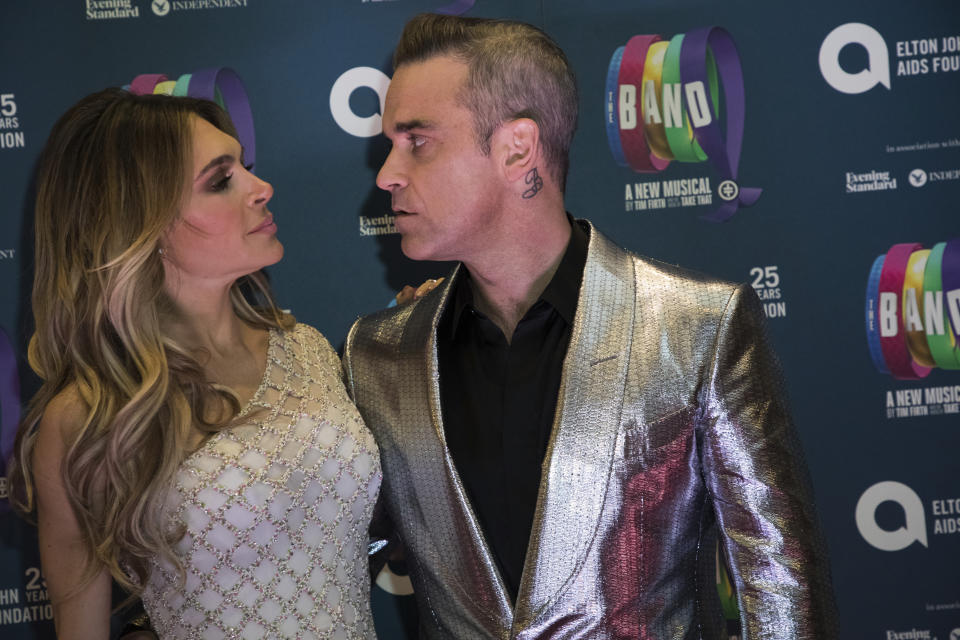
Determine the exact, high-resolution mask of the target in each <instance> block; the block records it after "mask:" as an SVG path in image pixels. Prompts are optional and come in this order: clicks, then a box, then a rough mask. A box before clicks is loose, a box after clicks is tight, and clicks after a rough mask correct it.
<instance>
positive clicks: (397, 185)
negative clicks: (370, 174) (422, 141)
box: [377, 149, 407, 192]
mask: <svg viewBox="0 0 960 640" xmlns="http://www.w3.org/2000/svg"><path fill="white" fill-rule="evenodd" d="M377 186H378V187H380V188H381V189H383V190H384V191H390V192H393V191H395V190H396V189H401V188H403V187H405V186H407V177H406V173H405V172H404V171H403V167H401V163H400V160H399V158H398V157H397V152H396V149H391V150H390V153H389V154H387V159H386V160H384V161H383V166H382V167H380V171H379V172H378V173H377Z"/></svg>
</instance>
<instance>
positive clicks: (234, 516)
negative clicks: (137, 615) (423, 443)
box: [143, 324, 381, 640]
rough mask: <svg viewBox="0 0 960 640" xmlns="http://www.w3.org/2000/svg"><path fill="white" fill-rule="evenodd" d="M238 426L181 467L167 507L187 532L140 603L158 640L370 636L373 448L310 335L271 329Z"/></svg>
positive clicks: (376, 477) (332, 358)
mask: <svg viewBox="0 0 960 640" xmlns="http://www.w3.org/2000/svg"><path fill="white" fill-rule="evenodd" d="M240 419H241V420H240V422H241V424H240V425H239V426H237V427H233V428H231V429H228V430H224V431H222V432H220V433H218V434H217V435H215V436H214V437H213V438H211V439H210V440H209V441H208V442H207V443H206V444H205V445H204V446H203V447H201V448H200V449H199V450H197V451H196V452H195V453H194V454H193V455H191V456H190V457H189V458H187V460H186V461H185V462H184V464H183V465H182V466H181V468H180V471H179V472H178V475H177V482H176V487H175V489H174V490H173V491H172V492H171V499H170V501H169V503H168V505H169V506H168V510H169V522H170V525H171V526H176V525H177V524H178V523H184V524H186V529H187V532H186V535H185V536H184V537H183V539H182V540H181V541H180V542H179V543H178V544H177V545H176V547H175V550H176V552H177V554H178V556H179V558H180V560H181V562H182V563H183V564H184V567H185V569H186V586H185V588H181V586H180V584H179V582H178V578H177V573H176V571H174V570H173V568H172V567H171V566H168V565H166V564H165V563H162V562H161V561H160V560H159V559H155V561H154V567H153V572H152V574H151V577H150V580H149V582H148V584H147V588H146V589H145V591H144V594H143V602H144V606H145V608H146V610H147V612H148V613H149V614H150V619H151V622H152V624H153V627H154V629H156V631H157V632H158V634H159V636H160V637H161V638H202V639H204V640H214V639H220V638H238V639H245V640H246V639H251V640H252V639H254V638H256V639H259V638H335V639H337V640H353V639H359V638H375V637H376V636H375V633H374V627H373V619H372V616H371V613H370V588H369V577H368V572H367V556H366V550H367V527H368V524H369V521H370V516H371V513H372V511H373V505H374V502H376V497H377V493H378V491H379V488H380V480H381V476H380V459H379V455H378V453H377V447H376V444H375V443H374V440H373V437H372V436H371V435H370V432H369V431H368V430H367V429H366V427H365V426H364V424H363V422H362V420H361V419H360V416H359V414H358V413H357V410H356V408H355V407H354V405H353V403H352V402H351V400H350V398H349V397H348V396H347V393H346V390H345V389H344V386H343V382H342V376H341V367H340V360H339V358H337V355H336V353H335V352H334V351H333V349H332V348H331V347H330V345H329V343H328V342H327V341H326V339H325V338H324V337H323V336H322V335H320V333H319V332H317V331H316V330H315V329H313V328H311V327H308V326H306V325H302V324H298V325H297V326H296V327H295V328H294V329H293V330H291V331H288V332H280V331H273V332H271V336H270V346H269V350H268V357H267V367H266V370H265V372H264V376H263V380H262V382H261V384H260V387H259V388H258V390H257V391H256V393H255V394H254V396H253V398H252V399H251V400H250V402H249V403H248V404H247V405H246V406H245V407H244V409H243V411H242V412H241V414H240Z"/></svg>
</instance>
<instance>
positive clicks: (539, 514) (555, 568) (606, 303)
mask: <svg viewBox="0 0 960 640" xmlns="http://www.w3.org/2000/svg"><path fill="white" fill-rule="evenodd" d="M590 231H591V233H590V243H589V248H588V251H587V261H586V265H585V266H584V272H583V280H582V282H581V285H580V294H579V297H578V301H577V312H576V316H575V318H574V322H573V331H572V333H571V336H570V344H569V347H568V348H567V355H566V358H565V359H564V363H563V373H562V376H561V381H560V391H559V395H558V397H557V410H556V417H555V419H554V425H553V432H552V434H551V440H550V443H549V445H548V448H547V454H546V458H545V460H544V466H543V472H542V476H541V479H540V492H539V496H538V499H537V510H536V513H535V515H534V522H533V530H532V533H531V537H530V544H529V546H528V547H527V557H526V561H525V563H524V570H523V577H522V580H521V584H520V592H519V596H518V598H517V607H516V612H515V624H514V633H516V632H517V631H519V630H520V629H521V628H522V627H523V626H526V625H528V624H530V623H532V622H533V621H534V620H535V619H536V617H537V616H538V615H539V613H541V612H542V611H543V610H544V609H545V608H546V607H547V606H549V605H550V603H551V602H552V601H553V600H555V599H556V597H557V596H559V595H560V591H561V590H562V588H563V586H564V585H565V584H566V583H567V582H568V581H569V580H570V579H571V577H573V576H575V575H576V573H577V572H578V571H579V568H580V567H581V566H582V564H583V562H584V560H585V559H586V555H587V552H588V551H589V549H590V546H591V543H592V541H593V537H594V535H595V532H596V531H597V529H598V520H599V517H600V513H601V509H602V507H603V502H604V497H605V494H606V487H607V483H608V480H609V476H610V469H611V465H612V461H613V458H614V445H615V444H616V439H617V433H618V430H619V426H620V414H621V410H622V407H623V397H624V385H625V382H626V374H627V365H628V360H629V356H628V354H629V353H630V342H631V338H632V329H633V324H634V312H635V310H634V308H635V303H636V285H635V281H634V273H633V270H634V267H633V261H632V259H631V257H630V255H629V254H628V253H627V252H625V251H623V250H622V249H620V248H618V247H617V246H615V245H614V244H613V243H611V242H610V241H609V240H607V239H606V238H605V237H603V236H602V235H600V233H599V232H598V231H597V230H596V229H594V228H592V227H591V229H590Z"/></svg>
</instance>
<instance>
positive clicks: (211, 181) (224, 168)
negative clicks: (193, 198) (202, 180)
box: [207, 163, 233, 193]
mask: <svg viewBox="0 0 960 640" xmlns="http://www.w3.org/2000/svg"><path fill="white" fill-rule="evenodd" d="M232 177H233V173H232V172H231V167H230V166H229V165H228V164H227V163H223V164H221V165H219V166H218V167H217V168H216V169H215V170H214V171H213V173H211V174H210V177H209V178H208V179H207V190H208V191H211V192H214V193H217V192H220V191H224V190H226V189H227V187H229V186H230V178H232Z"/></svg>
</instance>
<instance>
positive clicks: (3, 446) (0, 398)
mask: <svg viewBox="0 0 960 640" xmlns="http://www.w3.org/2000/svg"><path fill="white" fill-rule="evenodd" d="M19 424H20V376H19V375H18V373H17V356H16V353H15V352H14V350H13V344H11V342H10V338H8V337H7V333H6V332H5V331H4V330H3V329H0V482H3V483H4V484H6V481H7V461H8V460H9V459H10V456H11V454H13V442H14V440H15V439H16V437H17V427H18V426H19ZM8 506H9V505H8V503H7V501H6V500H0V513H2V512H4V511H5V510H6V509H7V508H8Z"/></svg>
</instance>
